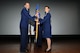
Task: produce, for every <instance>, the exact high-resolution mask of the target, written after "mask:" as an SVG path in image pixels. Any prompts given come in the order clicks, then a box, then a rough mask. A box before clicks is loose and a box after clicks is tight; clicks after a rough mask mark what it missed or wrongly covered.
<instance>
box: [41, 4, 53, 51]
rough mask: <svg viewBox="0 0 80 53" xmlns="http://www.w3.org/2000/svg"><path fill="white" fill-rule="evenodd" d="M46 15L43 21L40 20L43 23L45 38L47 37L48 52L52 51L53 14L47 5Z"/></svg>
mask: <svg viewBox="0 0 80 53" xmlns="http://www.w3.org/2000/svg"><path fill="white" fill-rule="evenodd" d="M45 14H46V15H45V16H44V19H43V20H42V21H40V24H43V31H44V33H43V38H46V40H47V49H46V52H49V51H51V37H52V35H51V20H50V19H51V14H50V8H49V6H45Z"/></svg>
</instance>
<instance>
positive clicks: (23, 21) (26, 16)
mask: <svg viewBox="0 0 80 53" xmlns="http://www.w3.org/2000/svg"><path fill="white" fill-rule="evenodd" d="M34 18H35V16H33V17H32V16H31V15H30V14H29V11H28V10H26V8H23V9H22V11H21V21H20V27H24V28H28V22H29V19H31V20H32V21H34Z"/></svg>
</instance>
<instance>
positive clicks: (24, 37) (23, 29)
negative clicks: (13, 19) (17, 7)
mask: <svg viewBox="0 0 80 53" xmlns="http://www.w3.org/2000/svg"><path fill="white" fill-rule="evenodd" d="M29 9H30V4H29V3H28V2H26V3H25V5H24V8H23V9H22V11H21V21H20V33H21V36H20V39H21V43H20V52H21V53H25V52H27V45H28V21H29V19H31V20H34V18H35V16H33V17H31V15H30V14H29Z"/></svg>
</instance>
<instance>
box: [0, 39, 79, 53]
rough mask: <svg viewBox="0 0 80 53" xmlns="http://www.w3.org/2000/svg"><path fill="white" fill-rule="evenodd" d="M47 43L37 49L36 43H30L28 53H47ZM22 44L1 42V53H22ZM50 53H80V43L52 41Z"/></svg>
mask: <svg viewBox="0 0 80 53" xmlns="http://www.w3.org/2000/svg"><path fill="white" fill-rule="evenodd" d="M46 47H47V45H46V41H44V42H43V43H42V47H36V44H35V43H34V42H32V43H29V45H28V49H29V52H28V53H45V52H44V50H45V49H46ZM19 48H20V42H18V41H13V42H11V41H9V42H8V41H7V42H6V41H3V42H0V53H20V52H19ZM48 53H80V42H79V41H75V40H68V41H65V40H63V41H54V40H53V41H52V50H51V52H48Z"/></svg>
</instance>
